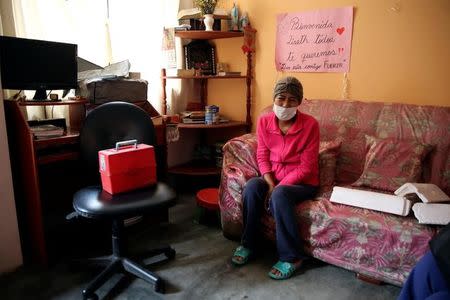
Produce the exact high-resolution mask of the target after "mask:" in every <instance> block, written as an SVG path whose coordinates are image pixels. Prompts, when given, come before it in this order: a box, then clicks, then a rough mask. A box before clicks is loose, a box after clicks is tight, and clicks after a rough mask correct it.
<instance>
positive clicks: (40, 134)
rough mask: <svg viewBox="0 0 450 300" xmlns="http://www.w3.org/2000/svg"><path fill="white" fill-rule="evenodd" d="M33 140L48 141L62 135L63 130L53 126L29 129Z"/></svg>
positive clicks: (47, 125) (39, 126)
mask: <svg viewBox="0 0 450 300" xmlns="http://www.w3.org/2000/svg"><path fill="white" fill-rule="evenodd" d="M30 130H31V133H32V134H33V136H34V138H35V139H48V138H53V137H59V136H63V135H64V128H63V127H58V126H55V125H53V124H43V125H37V126H32V127H30Z"/></svg>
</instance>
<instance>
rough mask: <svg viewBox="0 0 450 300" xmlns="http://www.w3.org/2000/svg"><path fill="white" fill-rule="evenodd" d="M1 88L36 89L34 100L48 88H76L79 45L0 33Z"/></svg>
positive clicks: (42, 98)
mask: <svg viewBox="0 0 450 300" xmlns="http://www.w3.org/2000/svg"><path fill="white" fill-rule="evenodd" d="M0 71H1V80H2V87H3V88H4V89H14V90H36V93H35V95H34V97H33V99H35V100H45V99H47V90H67V89H72V88H76V87H77V45H75V44H67V43H60V42H51V41H42V40H32V39H24V38H16V37H8V36H0Z"/></svg>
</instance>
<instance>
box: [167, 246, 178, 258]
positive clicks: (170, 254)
mask: <svg viewBox="0 0 450 300" xmlns="http://www.w3.org/2000/svg"><path fill="white" fill-rule="evenodd" d="M164 255H165V256H167V258H168V259H174V258H175V255H176V251H175V249H173V248H170V249H168V250H167V251H165V252H164Z"/></svg>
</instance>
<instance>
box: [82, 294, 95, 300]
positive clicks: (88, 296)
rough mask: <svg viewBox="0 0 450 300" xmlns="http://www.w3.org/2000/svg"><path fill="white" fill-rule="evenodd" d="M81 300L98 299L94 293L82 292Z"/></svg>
mask: <svg viewBox="0 0 450 300" xmlns="http://www.w3.org/2000/svg"><path fill="white" fill-rule="evenodd" d="M83 300H98V295H97V294H95V293H93V294H90V295H84V294H83Z"/></svg>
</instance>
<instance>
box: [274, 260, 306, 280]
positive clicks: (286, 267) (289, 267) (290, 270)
mask: <svg viewBox="0 0 450 300" xmlns="http://www.w3.org/2000/svg"><path fill="white" fill-rule="evenodd" d="M301 265H302V264H301V263H300V265H298V266H296V265H295V264H293V263H290V262H283V261H278V262H277V263H276V264H274V265H273V267H272V269H275V270H277V271H278V272H280V274H274V273H272V270H270V272H269V277H270V278H272V279H276V280H280V279H288V278H289V277H291V276H292V274H294V272H295V271H296V270H297V269H299V268H300V267H301Z"/></svg>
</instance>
